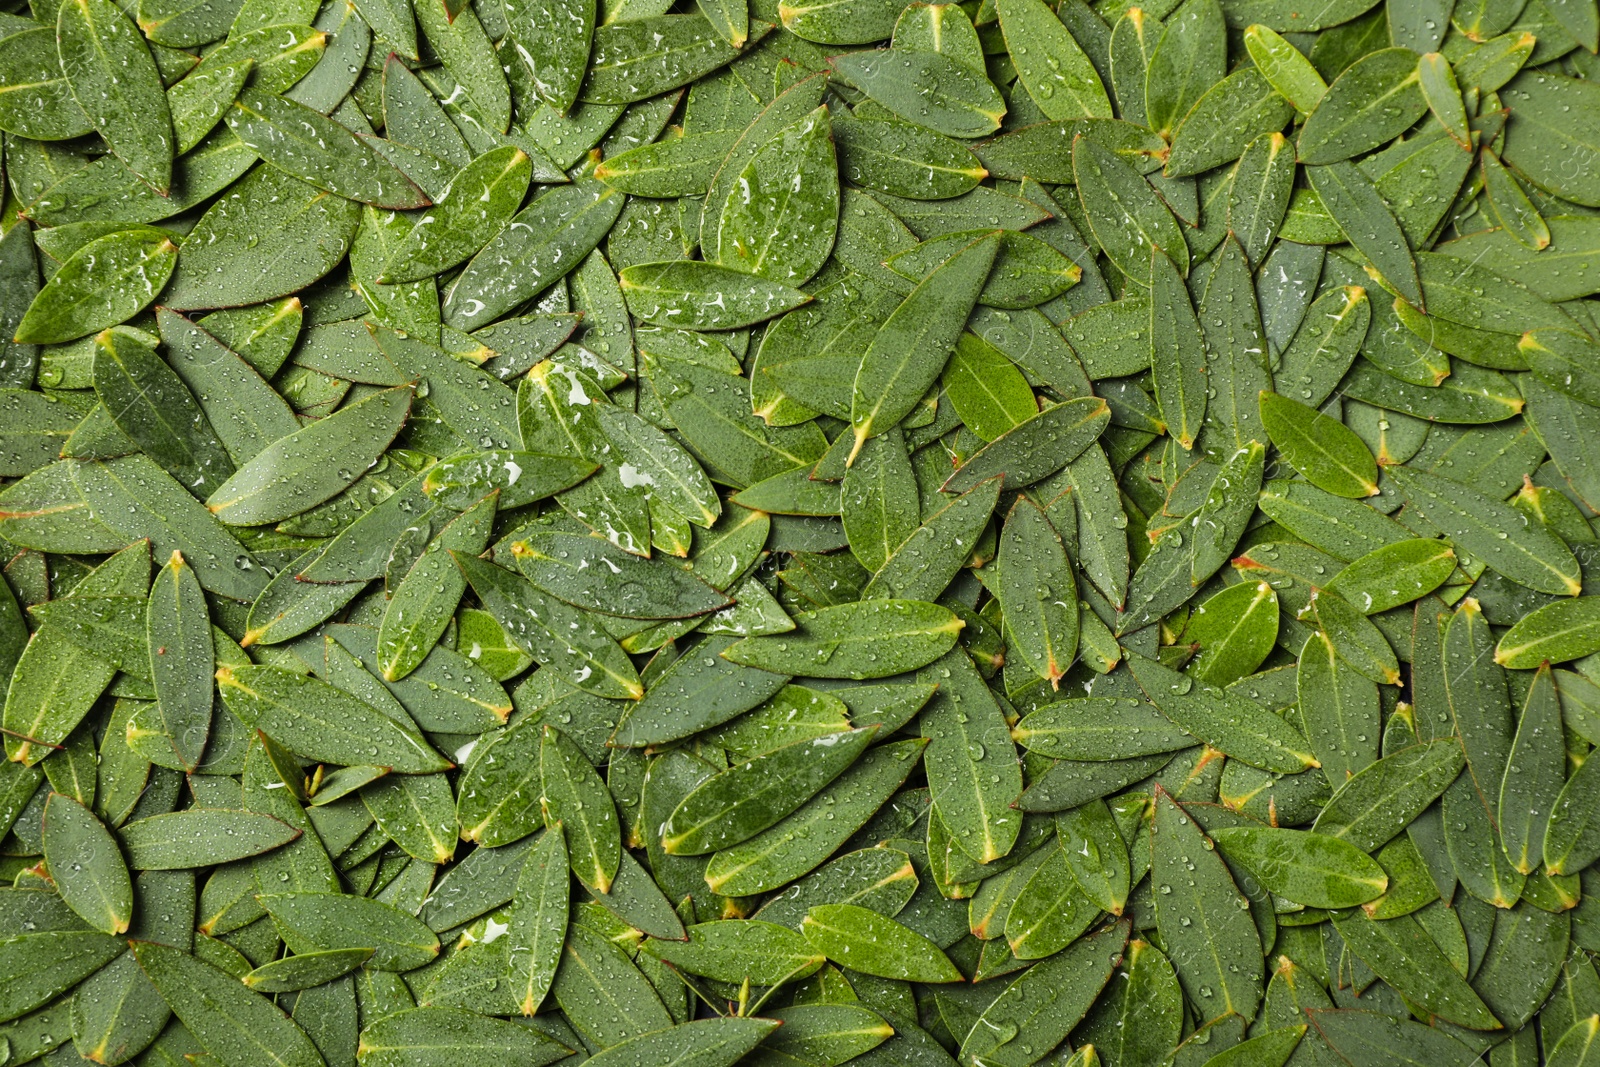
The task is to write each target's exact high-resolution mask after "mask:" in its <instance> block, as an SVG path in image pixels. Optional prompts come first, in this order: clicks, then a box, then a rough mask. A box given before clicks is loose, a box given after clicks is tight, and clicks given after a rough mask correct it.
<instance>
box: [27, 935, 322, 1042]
mask: <svg viewBox="0 0 1600 1067" xmlns="http://www.w3.org/2000/svg"><path fill="white" fill-rule="evenodd" d="M127 946H128V943H127V942H126V941H124V940H123V939H121V938H118V937H111V936H109V935H107V934H102V933H100V932H99V931H98V930H49V931H45V932H42V933H25V934H21V935H12V936H9V937H7V938H5V939H4V940H3V941H0V1021H4V1022H10V1021H11V1020H12V1019H16V1018H18V1017H20V1016H23V1015H26V1014H27V1013H28V1012H30V1011H33V1010H34V1009H35V1008H40V1007H43V1006H44V1005H46V1004H48V1003H49V1002H50V1001H52V1000H54V999H55V998H56V997H58V996H60V995H61V994H62V993H65V992H66V991H67V990H69V989H71V988H72V987H73V986H75V985H77V984H78V983H79V982H81V981H83V980H84V979H85V978H87V977H89V976H90V975H91V974H94V973H95V972H96V971H98V970H99V969H100V968H102V967H104V966H105V965H106V964H108V963H110V962H111V961H112V960H114V959H116V958H117V957H118V956H120V955H122V953H123V952H125V951H127ZM173 951H174V952H176V951H177V950H176V949H174V950H173ZM60 1021H61V1022H63V1023H64V1022H65V1021H66V1020H60ZM62 1036H63V1037H65V1036H66V1035H65V1034H63V1035H62ZM308 1067H309V1065H308Z"/></svg>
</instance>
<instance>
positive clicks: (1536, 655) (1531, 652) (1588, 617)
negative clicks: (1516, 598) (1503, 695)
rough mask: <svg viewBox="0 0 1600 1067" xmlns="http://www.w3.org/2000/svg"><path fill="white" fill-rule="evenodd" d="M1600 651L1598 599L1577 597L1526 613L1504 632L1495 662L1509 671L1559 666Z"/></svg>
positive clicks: (1495, 654)
mask: <svg viewBox="0 0 1600 1067" xmlns="http://www.w3.org/2000/svg"><path fill="white" fill-rule="evenodd" d="M1597 651H1600V597H1576V598H1574V599H1572V600H1562V601H1558V602H1556V603H1554V604H1547V605H1546V606H1544V607H1542V608H1539V609H1537V610H1535V611H1532V612H1529V613H1528V614H1527V615H1524V616H1523V617H1522V618H1521V619H1518V620H1517V623H1516V625H1514V626H1512V627H1511V629H1510V630H1507V631H1506V633H1505V634H1504V636H1502V637H1501V638H1500V643H1499V644H1498V645H1497V646H1496V647H1495V651H1494V660H1495V662H1496V663H1498V664H1500V666H1502V667H1507V668H1510V669H1512V670H1532V669H1534V668H1536V667H1538V666H1539V664H1541V663H1547V662H1548V663H1562V662H1564V661H1566V660H1573V659H1580V658H1582V657H1584V656H1587V655H1589V654H1590V653H1591V652H1597Z"/></svg>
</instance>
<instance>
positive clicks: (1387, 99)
mask: <svg viewBox="0 0 1600 1067" xmlns="http://www.w3.org/2000/svg"><path fill="white" fill-rule="evenodd" d="M1419 83H1420V78H1419V77H1418V74H1417V54H1416V53H1415V52H1413V51H1411V50H1410V49H1409V48H1384V49H1380V50H1379V51H1376V52H1369V53H1367V54H1366V55H1365V56H1362V57H1361V58H1360V59H1358V60H1356V62H1354V63H1352V64H1351V65H1350V66H1349V67H1347V68H1346V69H1345V72H1344V73H1343V74H1341V75H1340V76H1339V78H1338V80H1337V81H1335V82H1334V83H1333V84H1332V85H1330V86H1329V87H1328V91H1327V92H1326V93H1324V94H1323V96H1322V98H1321V99H1320V100H1318V101H1317V103H1316V108H1315V110H1313V111H1312V112H1311V117H1310V118H1308V119H1306V123H1305V125H1304V126H1303V127H1301V129H1300V140H1299V145H1298V147H1299V154H1300V162H1302V163H1305V164H1307V165H1313V164H1326V163H1338V162H1340V161H1342V160H1346V159H1349V158H1351V157H1352V156H1356V155H1360V154H1361V153H1363V152H1366V151H1368V150H1369V149H1372V148H1376V147H1377V146H1378V145H1381V144H1384V143H1385V142H1387V141H1389V140H1391V139H1392V138H1394V137H1395V136H1397V135H1398V134H1400V133H1401V132H1403V131H1404V130H1405V129H1406V128H1407V127H1409V126H1410V125H1411V124H1412V123H1413V122H1415V121H1417V119H1419V118H1421V117H1422V113H1423V112H1424V111H1426V110H1427V109H1428V103H1427V101H1426V100H1425V99H1423V96H1422V89H1421V86H1420V84H1419Z"/></svg>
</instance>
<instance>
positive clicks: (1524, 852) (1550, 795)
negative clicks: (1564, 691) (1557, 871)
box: [1496, 664, 1566, 874]
mask: <svg viewBox="0 0 1600 1067" xmlns="http://www.w3.org/2000/svg"><path fill="white" fill-rule="evenodd" d="M1560 735H1561V703H1560V700H1559V698H1558V696H1557V694H1556V688H1555V680H1554V678H1553V677H1552V676H1551V673H1550V667H1549V665H1548V664H1546V665H1544V666H1542V667H1541V668H1539V671H1538V673H1536V674H1535V675H1534V676H1533V681H1532V683H1531V684H1530V685H1529V686H1528V695H1527V698H1526V699H1525V700H1524V701H1523V704H1522V717H1521V719H1520V720H1519V721H1518V724H1517V736H1516V739H1515V740H1514V741H1513V742H1512V744H1511V754H1510V756H1508V757H1507V766H1508V767H1511V768H1515V772H1516V773H1510V774H1507V775H1506V776H1505V778H1504V780H1503V781H1502V782H1501V784H1500V795H1499V797H1498V801H1499V804H1498V806H1497V811H1496V818H1497V820H1498V822H1499V826H1500V840H1501V842H1502V843H1503V845H1504V847H1505V851H1506V857H1507V858H1508V859H1510V860H1511V865H1512V866H1513V867H1515V868H1516V869H1517V870H1518V871H1520V872H1521V873H1523V874H1531V873H1533V871H1534V870H1535V869H1536V868H1538V866H1539V864H1540V862H1541V861H1542V860H1543V858H1544V840H1545V837H1546V835H1547V825H1548V823H1549V820H1550V818H1551V815H1552V814H1553V813H1554V812H1555V811H1556V810H1558V805H1559V803H1560V796H1559V794H1560V792H1561V790H1562V788H1563V786H1564V785H1565V781H1564V773H1565V771H1566V753H1565V751H1564V748H1563V746H1561V745H1559V744H1557V743H1556V739H1557V738H1558V737H1560Z"/></svg>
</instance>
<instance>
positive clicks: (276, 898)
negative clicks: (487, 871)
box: [257, 893, 439, 971]
mask: <svg viewBox="0 0 1600 1067" xmlns="http://www.w3.org/2000/svg"><path fill="white" fill-rule="evenodd" d="M257 899H258V900H259V901H260V902H261V906H262V907H263V908H266V909H267V914H269V915H271V916H272V921H273V923H274V925H276V926H277V928H278V930H279V931H280V933H281V934H282V936H283V939H284V942H285V943H286V944H287V945H288V946H289V947H290V948H291V949H293V950H294V951H296V952H319V951H326V950H328V949H336V948H371V949H373V954H372V957H371V959H369V960H368V961H367V966H369V967H373V968H376V969H378V970H382V971H409V970H412V969H413V968H416V967H421V966H423V965H424V964H427V963H431V962H433V959H434V957H435V956H437V955H438V954H439V939H438V938H437V937H436V936H434V933H433V931H432V930H429V929H428V928H427V927H426V926H424V925H423V924H422V922H421V921H420V920H418V919H415V918H413V917H412V916H410V915H407V914H406V913H405V912H403V911H401V910H400V909H398V908H395V907H392V906H391V905H388V904H384V903H382V902H380V901H377V900H371V899H369V898H366V897H356V896H347V895H345V894H342V893H265V894H262V895H261V896H260V897H258V898H257Z"/></svg>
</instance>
